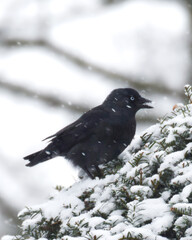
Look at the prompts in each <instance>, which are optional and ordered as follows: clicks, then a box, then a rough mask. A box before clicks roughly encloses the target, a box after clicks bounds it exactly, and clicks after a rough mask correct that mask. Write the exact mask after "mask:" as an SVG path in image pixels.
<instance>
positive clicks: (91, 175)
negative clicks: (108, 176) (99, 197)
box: [83, 167, 94, 179]
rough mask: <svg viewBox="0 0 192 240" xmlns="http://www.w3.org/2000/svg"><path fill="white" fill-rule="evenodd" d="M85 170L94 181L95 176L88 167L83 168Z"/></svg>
mask: <svg viewBox="0 0 192 240" xmlns="http://www.w3.org/2000/svg"><path fill="white" fill-rule="evenodd" d="M83 170H84V171H85V172H86V173H87V175H88V176H89V177H90V178H91V179H94V176H93V174H92V173H91V172H90V171H89V169H88V168H87V167H83Z"/></svg>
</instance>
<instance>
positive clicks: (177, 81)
mask: <svg viewBox="0 0 192 240" xmlns="http://www.w3.org/2000/svg"><path fill="white" fill-rule="evenodd" d="M181 3H182V4H181ZM189 3H190V1H189ZM191 22H192V21H191V7H190V5H189V4H188V2H187V1H173V0H172V1H160V0H159V1H158V0H140V1H139V0H130V1H128V0H127V1H120V0H119V1H109V0H108V1H107V0H92V1H90V0H65V1H62V0H41V1H38V0H28V1H26V0H1V3H0V110H1V118H0V119H1V124H0V133H1V140H0V141H1V143H0V164H1V165H0V179H1V181H0V222H1V224H0V225H1V226H0V236H1V235H3V234H5V233H11V231H12V233H14V231H15V227H14V221H15V219H16V214H17V212H18V210H20V209H22V208H23V207H25V206H27V205H31V204H37V203H40V202H43V201H44V200H45V199H47V197H48V196H49V195H50V193H51V191H52V189H53V188H54V187H55V186H56V185H63V186H69V185H71V184H72V183H74V182H75V181H77V180H78V177H77V172H78V170H76V169H74V168H73V167H72V166H71V165H70V164H69V163H68V162H67V161H64V160H63V159H61V158H58V159H55V160H54V161H49V162H46V164H40V165H38V166H36V167H35V168H26V167H25V162H24V161H23V160H22V158H23V156H25V155H27V154H29V153H31V152H33V151H36V150H38V149H40V148H41V147H43V146H45V143H43V142H41V140H42V139H44V138H45V137H47V136H49V135H51V134H53V133H54V132H56V131H58V130H59V129H61V128H62V127H64V126H65V125H67V124H69V123H71V122H72V121H73V120H75V119H76V118H78V117H79V116H80V115H81V114H82V112H84V111H86V110H88V109H89V108H91V107H93V106H96V105H98V104H100V103H101V102H102V101H103V100H104V98H105V97H106V95H107V94H108V93H109V92H110V91H111V90H112V89H114V88H118V87H133V88H136V89H138V90H139V91H140V92H142V94H143V95H144V96H146V97H148V98H150V99H153V101H154V102H155V109H154V110H153V111H150V112H149V111H143V112H141V113H139V114H138V116H137V117H138V129H137V133H139V132H140V131H141V130H142V129H145V128H146V127H147V126H150V125H151V124H152V123H154V122H156V119H157V118H158V117H161V116H164V115H165V114H166V113H167V112H170V110H171V109H172V107H173V105H174V104H175V103H177V102H180V101H182V98H183V97H184V96H183V86H184V84H185V83H190V82H191V52H190V50H189V49H190V48H191ZM150 114H151V115H150Z"/></svg>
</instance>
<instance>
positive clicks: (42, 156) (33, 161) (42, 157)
mask: <svg viewBox="0 0 192 240" xmlns="http://www.w3.org/2000/svg"><path fill="white" fill-rule="evenodd" d="M51 158H53V155H52V154H51V152H49V151H45V150H41V151H38V152H35V153H32V154H30V155H28V156H26V157H24V159H25V160H28V161H29V163H28V164H26V166H28V167H32V166H35V165H37V164H39V163H41V162H45V161H47V160H49V159H51Z"/></svg>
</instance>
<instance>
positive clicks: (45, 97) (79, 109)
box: [0, 77, 157, 122]
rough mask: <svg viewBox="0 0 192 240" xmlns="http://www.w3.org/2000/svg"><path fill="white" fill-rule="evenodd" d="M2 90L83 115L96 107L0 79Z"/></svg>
mask: <svg viewBox="0 0 192 240" xmlns="http://www.w3.org/2000/svg"><path fill="white" fill-rule="evenodd" d="M0 89H3V90H6V91H9V92H10V93H12V94H14V95H19V96H20V97H27V98H30V99H32V100H34V101H39V102H40V103H43V104H45V105H48V106H51V107H55V108H64V109H65V110H68V111H70V112H71V114H73V113H77V114H82V113H84V112H87V111H88V110H89V109H90V108H92V107H94V106H85V104H81V103H70V104H69V101H67V100H64V99H62V100H61V99H59V98H58V97H56V96H53V95H51V94H44V93H39V92H38V93H37V92H36V91H33V90H32V89H29V88H26V87H24V86H19V85H18V84H14V83H10V82H9V81H7V80H5V79H2V78H1V77H0ZM137 120H138V121H139V122H143V121H150V122H156V120H157V119H156V116H149V115H145V116H144V117H142V118H141V117H138V118H137Z"/></svg>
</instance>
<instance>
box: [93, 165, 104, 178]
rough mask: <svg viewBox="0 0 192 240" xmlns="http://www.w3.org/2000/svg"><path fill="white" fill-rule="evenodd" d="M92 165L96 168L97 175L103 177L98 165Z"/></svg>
mask: <svg viewBox="0 0 192 240" xmlns="http://www.w3.org/2000/svg"><path fill="white" fill-rule="evenodd" d="M94 167H95V170H96V172H97V176H98V177H99V178H103V177H104V176H103V173H102V172H101V169H100V168H99V167H98V165H94Z"/></svg>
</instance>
